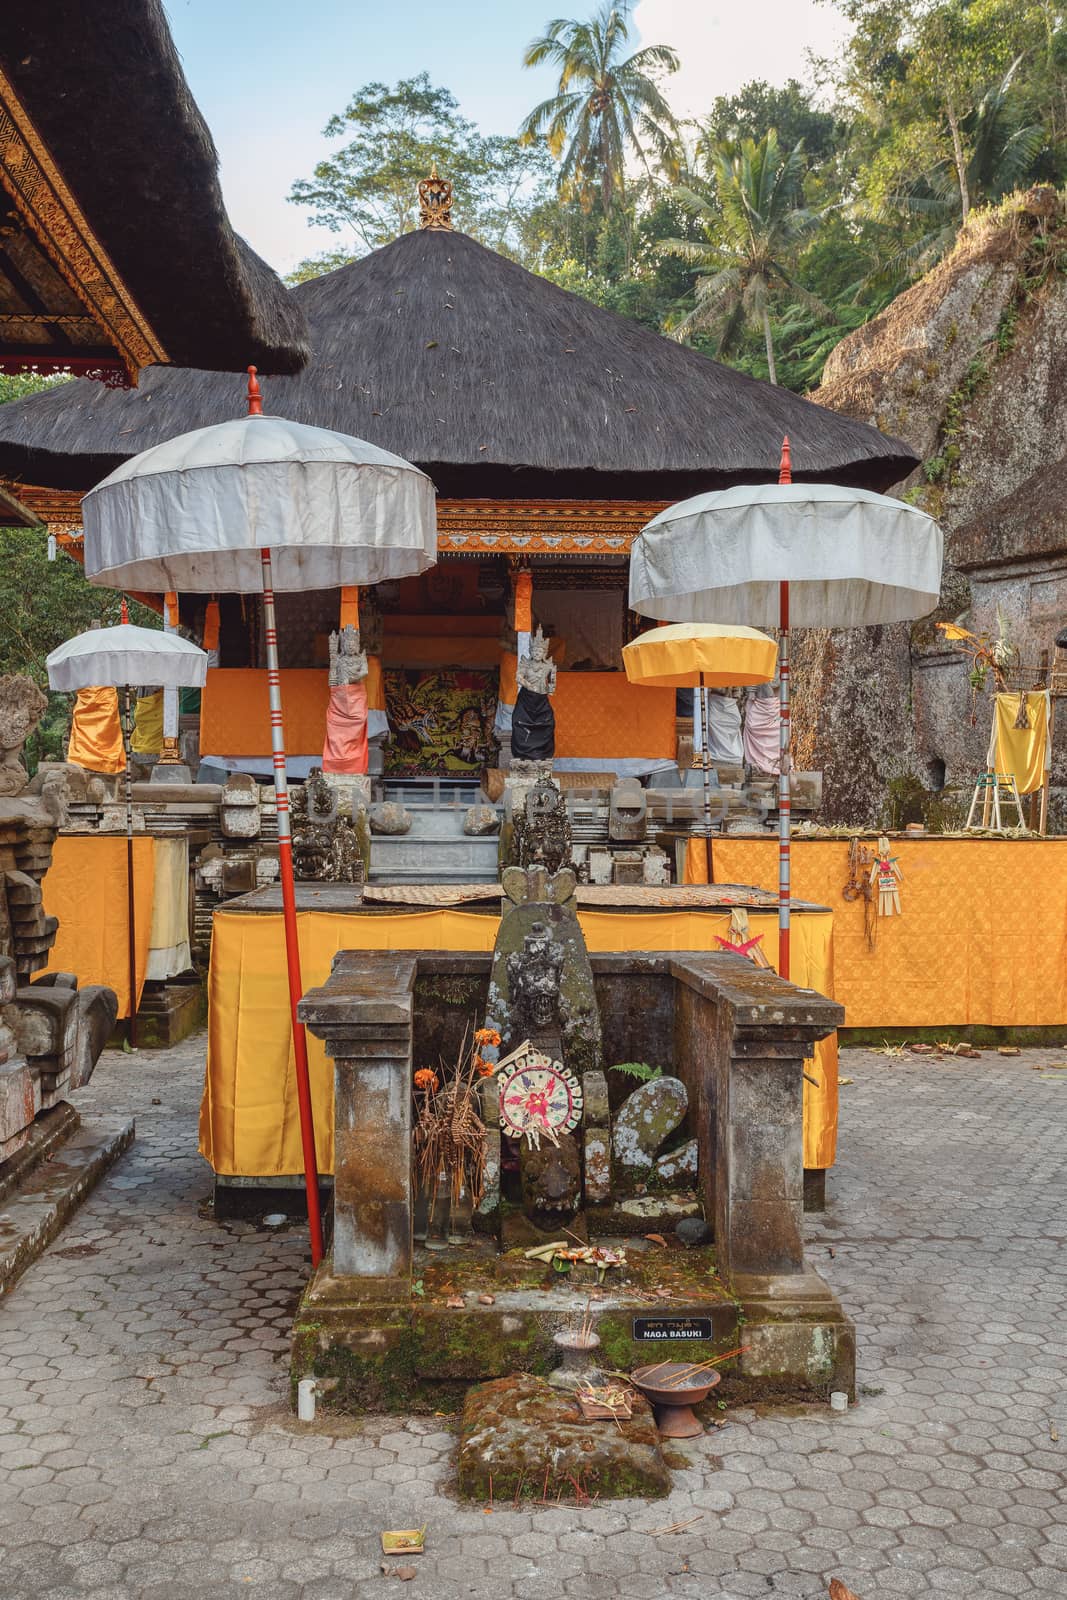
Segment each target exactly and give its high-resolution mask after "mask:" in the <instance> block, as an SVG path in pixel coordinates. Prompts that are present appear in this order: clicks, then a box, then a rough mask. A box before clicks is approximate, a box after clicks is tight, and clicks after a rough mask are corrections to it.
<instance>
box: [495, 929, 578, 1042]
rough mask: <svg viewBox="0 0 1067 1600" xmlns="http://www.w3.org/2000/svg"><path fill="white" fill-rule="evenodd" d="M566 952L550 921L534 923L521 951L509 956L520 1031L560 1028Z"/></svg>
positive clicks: (530, 1033)
mask: <svg viewBox="0 0 1067 1600" xmlns="http://www.w3.org/2000/svg"><path fill="white" fill-rule="evenodd" d="M564 955H565V951H564V948H563V946H562V945H561V944H560V942H559V940H558V939H553V938H552V935H551V933H550V932H549V928H548V924H547V923H544V922H535V923H534V925H533V927H532V928H531V929H530V932H529V933H528V934H527V935H526V937H525V939H524V940H523V942H522V951H521V953H520V952H519V951H517V950H516V951H513V952H512V953H511V955H509V956H508V958H507V972H508V984H509V986H510V988H511V1004H512V1008H513V1015H514V1017H515V1019H516V1022H517V1028H518V1032H519V1033H526V1034H528V1035H529V1036H530V1037H531V1038H533V1037H534V1035H535V1034H537V1035H540V1034H543V1033H545V1032H546V1031H548V1030H551V1029H557V1030H558V1028H559V1024H560V1016H559V1005H560V996H559V983H560V977H561V975H562V973H563V959H564ZM538 1042H539V1041H538Z"/></svg>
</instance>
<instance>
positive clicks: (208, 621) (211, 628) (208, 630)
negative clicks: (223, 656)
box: [203, 600, 220, 653]
mask: <svg viewBox="0 0 1067 1600" xmlns="http://www.w3.org/2000/svg"><path fill="white" fill-rule="evenodd" d="M219 629H220V619H219V603H218V601H217V600H209V601H208V603H207V610H206V611H205V612H204V645H203V648H204V649H205V650H207V651H208V652H209V653H211V652H213V651H216V650H217V649H218V647H219Z"/></svg>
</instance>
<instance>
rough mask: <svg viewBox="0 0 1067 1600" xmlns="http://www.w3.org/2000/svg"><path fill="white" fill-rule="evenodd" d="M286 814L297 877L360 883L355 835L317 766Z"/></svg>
mask: <svg viewBox="0 0 1067 1600" xmlns="http://www.w3.org/2000/svg"><path fill="white" fill-rule="evenodd" d="M348 631H351V632H355V629H351V630H348ZM290 814H291V816H292V824H293V872H294V874H295V876H296V877H297V878H300V879H301V880H302V881H304V882H317V883H362V882H363V852H362V850H361V849H360V841H359V835H358V833H357V831H356V828H355V826H354V825H353V823H352V822H351V821H350V820H349V818H347V817H345V816H342V815H341V813H340V811H339V810H338V805H337V796H336V795H335V794H334V792H333V790H332V788H331V787H330V785H329V783H327V781H326V779H325V777H324V776H323V774H322V772H321V771H320V770H319V769H318V768H317V767H314V768H312V770H311V773H310V774H309V776H308V779H307V781H306V783H304V784H303V786H302V787H301V788H299V789H294V790H293V793H292V798H291V801H290Z"/></svg>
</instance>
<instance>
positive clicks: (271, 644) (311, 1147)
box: [260, 550, 322, 1267]
mask: <svg viewBox="0 0 1067 1600" xmlns="http://www.w3.org/2000/svg"><path fill="white" fill-rule="evenodd" d="M260 559H261V561H262V563H263V626H264V632H265V633H266V635H267V685H268V692H269V695H270V740H271V749H272V750H273V752H274V795H275V799H276V801H277V805H278V867H279V876H280V877H281V883H282V911H283V914H284V919H285V959H286V965H287V967H288V971H289V1010H290V1012H291V1015H292V1019H293V1059H294V1061H295V1063H296V1098H297V1104H298V1106H299V1108H300V1139H301V1143H302V1144H303V1147H304V1183H305V1187H306V1188H307V1201H308V1227H309V1229H310V1232H311V1265H312V1266H313V1267H317V1266H318V1264H319V1262H320V1261H321V1260H322V1217H321V1216H320V1214H319V1169H318V1163H317V1160H316V1156H315V1120H314V1116H313V1114H312V1109H311V1077H310V1074H309V1072H308V1047H307V1035H306V1034H305V1032H304V1024H303V1023H302V1022H300V1021H299V1020H298V1019H297V1014H296V1008H297V1006H298V1005H299V1003H300V998H301V996H302V994H303V992H304V984H303V980H302V979H301V976H300V945H299V942H298V938H297V928H296V886H295V884H294V882H293V840H292V834H291V832H290V828H289V784H288V781H287V779H286V775H285V729H284V726H283V724H282V686H281V675H280V673H279V670H278V629H277V625H276V623H275V618H274V577H273V574H272V572H271V561H270V551H269V550H261V551H260Z"/></svg>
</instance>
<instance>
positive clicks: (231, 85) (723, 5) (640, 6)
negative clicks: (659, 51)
mask: <svg viewBox="0 0 1067 1600" xmlns="http://www.w3.org/2000/svg"><path fill="white" fill-rule="evenodd" d="M165 3H166V6H167V13H168V16H169V17H170V23H171V30H172V32H173V34H174V39H175V42H176V44H177V46H178V50H179V52H180V53H181V56H182V61H183V64H184V67H185V74H186V77H187V78H188V80H189V84H190V87H191V89H192V91H193V94H194V96H195V98H196V100H197V102H198V104H199V106H200V110H201V112H202V113H203V115H204V117H205V119H206V121H207V123H208V126H209V127H210V129H211V131H212V134H213V135H214V138H215V143H216V145H217V147H218V151H219V156H220V158H221V173H222V186H223V193H224V195H225V198H226V205H227V209H228V210H229V213H230V218H231V220H232V221H233V224H234V226H235V227H236V228H237V230H238V232H239V233H242V234H244V236H245V238H246V239H248V241H249V242H250V243H251V245H252V246H253V248H254V249H256V250H258V251H259V253H260V255H262V256H264V257H265V258H266V260H268V261H269V262H270V264H271V265H272V266H273V267H275V268H276V269H277V270H278V271H279V272H288V271H290V270H291V268H293V267H294V266H295V265H296V264H297V262H299V261H302V260H303V259H304V258H305V257H307V256H311V255H317V254H319V253H320V252H322V251H324V250H330V249H336V248H338V246H340V245H343V244H346V243H347V242H348V240H347V238H346V236H345V235H343V234H333V233H331V232H329V230H327V229H325V228H318V227H313V226H310V225H309V222H308V216H307V212H306V210H305V208H304V207H302V206H294V205H291V204H290V203H289V202H288V200H287V199H286V196H287V195H288V193H289V189H290V186H291V185H292V183H293V181H294V180H295V179H297V178H301V177H310V175H311V173H312V171H313V169H314V166H315V163H316V162H317V161H319V160H321V159H322V158H323V157H324V156H325V155H326V154H328V152H329V151H330V150H331V149H332V148H335V147H336V146H337V145H338V144H339V143H341V142H342V141H327V140H325V139H324V138H323V137H322V129H323V127H324V126H325V124H326V121H327V119H328V117H330V116H331V115H332V114H333V113H334V112H338V111H342V110H343V109H344V107H345V105H346V104H347V102H348V100H349V99H350V98H351V96H352V94H353V93H354V91H355V90H356V89H358V88H360V87H361V85H363V84H365V83H369V82H372V81H378V82H386V83H394V82H396V80H397V79H399V78H410V77H414V76H415V75H416V74H417V73H419V72H421V71H423V70H424V69H425V70H426V71H428V72H429V73H430V75H431V78H432V79H433V80H434V82H435V83H438V84H440V85H443V86H444V87H446V88H448V89H451V90H452V92H453V94H454V95H455V96H456V98H457V99H458V100H459V103H460V109H461V111H462V112H463V114H464V115H465V116H467V117H469V118H470V119H471V120H472V121H473V122H476V123H477V124H478V125H479V127H480V128H481V129H482V131H483V132H484V133H514V132H515V131H516V130H517V128H518V125H519V123H520V121H521V120H522V118H523V116H524V115H525V114H526V112H527V111H529V110H530V108H531V107H532V106H533V105H535V104H536V103H537V101H538V100H542V99H545V98H547V96H548V95H550V94H552V93H553V92H554V89H555V83H554V81H553V76H552V72H551V69H549V68H542V69H538V70H536V71H527V70H525V69H524V68H523V66H522V54H523V51H524V49H525V47H526V46H527V44H528V43H529V42H530V40H531V39H532V38H534V37H535V36H536V35H537V34H538V33H539V32H540V31H541V29H542V28H543V26H544V24H545V22H546V21H547V20H548V18H549V17H551V16H553V15H557V14H559V13H561V12H562V14H563V15H566V16H572V15H574V16H584V15H586V14H588V13H589V12H591V11H592V9H593V6H594V0H569V3H568V0H311V3H308V4H307V5H306V6H305V5H294V4H293V0H165ZM843 37H844V26H843V24H842V22H841V19H840V17H839V16H838V15H837V14H836V13H835V11H834V10H833V9H832V7H831V6H830V5H829V4H828V3H825V0H824V3H819V0H741V3H738V0H636V4H635V5H634V10H633V18H632V30H631V38H632V42H633V45H634V48H636V47H637V46H638V45H639V44H671V45H673V46H674V48H675V49H676V50H677V51H678V53H679V55H680V56H681V63H682V64H681V69H680V70H679V71H678V72H677V73H676V74H675V75H674V76H673V77H671V78H669V79H668V80H667V81H666V83H665V84H664V90H665V93H666V95H667V98H668V99H669V101H670V103H671V105H672V108H673V109H674V111H675V112H676V114H677V115H679V116H683V117H686V116H692V115H694V114H696V113H697V112H700V111H702V110H705V109H707V107H708V106H709V105H710V103H711V101H712V100H713V99H714V97H715V96H716V95H717V94H731V93H733V92H734V91H735V90H736V89H738V88H740V86H741V85H742V84H743V83H746V82H748V80H749V79H751V78H765V79H767V80H768V81H769V82H771V83H776V84H777V83H784V82H785V80H786V79H787V78H789V77H800V78H804V77H805V76H806V56H807V53H808V52H809V51H814V53H815V54H816V55H829V54H832V53H833V50H834V48H835V46H836V45H837V44H838V43H839V42H840V40H841V39H842V38H843Z"/></svg>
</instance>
